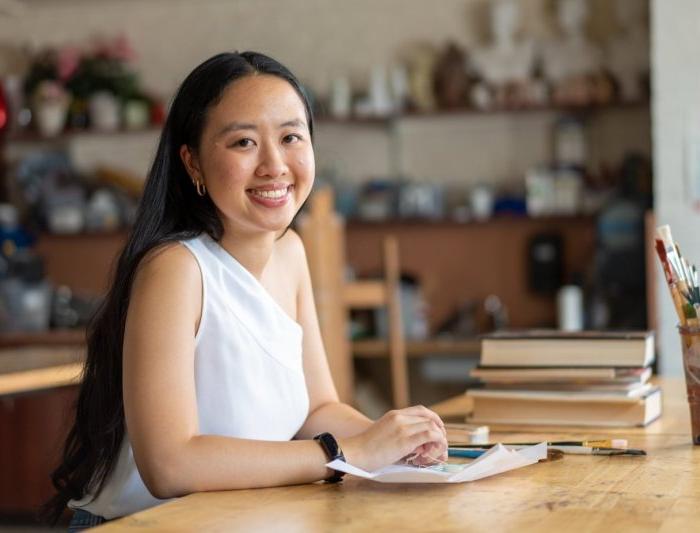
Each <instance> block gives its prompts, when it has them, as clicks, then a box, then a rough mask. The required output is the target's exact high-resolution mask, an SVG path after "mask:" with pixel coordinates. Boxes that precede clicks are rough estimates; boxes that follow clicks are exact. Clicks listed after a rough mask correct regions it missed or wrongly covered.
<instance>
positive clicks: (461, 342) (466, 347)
mask: <svg viewBox="0 0 700 533" xmlns="http://www.w3.org/2000/svg"><path fill="white" fill-rule="evenodd" d="M480 350H481V341H479V340H478V339H430V340H425V341H410V340H409V341H406V355H407V356H408V357H410V358H419V357H426V356H434V355H441V356H445V357H473V356H477V355H479V353H480ZM352 353H353V355H354V356H355V357H357V358H359V359H374V358H379V357H386V355H387V354H388V353H389V346H388V343H387V341H386V340H384V339H363V340H357V341H353V342H352Z"/></svg>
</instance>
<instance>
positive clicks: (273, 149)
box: [255, 144, 289, 178]
mask: <svg viewBox="0 0 700 533" xmlns="http://www.w3.org/2000/svg"><path fill="white" fill-rule="evenodd" d="M282 150H283V149H282V148H281V147H278V146H272V145H270V144H265V145H263V147H262V150H260V152H259V153H260V161H259V162H258V167H257V168H256V169H255V175H256V176H258V177H260V178H264V177H270V178H278V177H280V176H284V175H286V174H287V173H288V172H289V168H288V167H287V163H286V161H285V157H284V153H283V151H282Z"/></svg>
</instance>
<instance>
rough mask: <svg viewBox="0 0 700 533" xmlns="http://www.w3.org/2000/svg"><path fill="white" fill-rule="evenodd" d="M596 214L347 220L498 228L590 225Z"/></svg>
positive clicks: (351, 225) (364, 223)
mask: <svg viewBox="0 0 700 533" xmlns="http://www.w3.org/2000/svg"><path fill="white" fill-rule="evenodd" d="M596 216H597V215H595V214H588V215H548V216H541V217H530V216H515V215H495V216H493V217H491V218H488V219H486V220H467V221H459V220H454V219H450V218H439V219H434V218H433V219H431V218H398V217H392V218H387V219H384V220H364V219H361V218H350V219H348V220H347V227H348V228H358V229H359V228H364V227H382V226H385V227H390V226H391V227H393V226H421V227H426V226H428V227H431V228H440V227H461V226H497V225H514V224H542V223H546V224H578V223H583V224H590V223H592V222H594V221H595V219H596Z"/></svg>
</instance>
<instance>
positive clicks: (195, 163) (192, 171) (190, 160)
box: [180, 144, 204, 183]
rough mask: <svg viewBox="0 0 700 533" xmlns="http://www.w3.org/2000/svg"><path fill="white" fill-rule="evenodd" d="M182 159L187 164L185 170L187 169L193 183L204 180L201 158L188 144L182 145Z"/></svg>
mask: <svg viewBox="0 0 700 533" xmlns="http://www.w3.org/2000/svg"><path fill="white" fill-rule="evenodd" d="M180 159H182V164H183V165H185V170H187V173H188V174H189V175H190V178H191V179H192V182H193V183H196V182H203V181H204V180H203V179H202V172H201V170H200V169H199V158H197V155H196V154H195V153H193V152H192V150H191V149H190V147H189V146H187V145H186V144H183V145H182V146H181V147H180Z"/></svg>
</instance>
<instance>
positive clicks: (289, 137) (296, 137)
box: [282, 133, 301, 144]
mask: <svg viewBox="0 0 700 533" xmlns="http://www.w3.org/2000/svg"><path fill="white" fill-rule="evenodd" d="M282 140H283V141H284V142H285V143H286V144H292V143H295V142H299V141H300V140H301V135H297V134H296V133H290V134H289V135H285V136H284V138H283V139H282Z"/></svg>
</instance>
